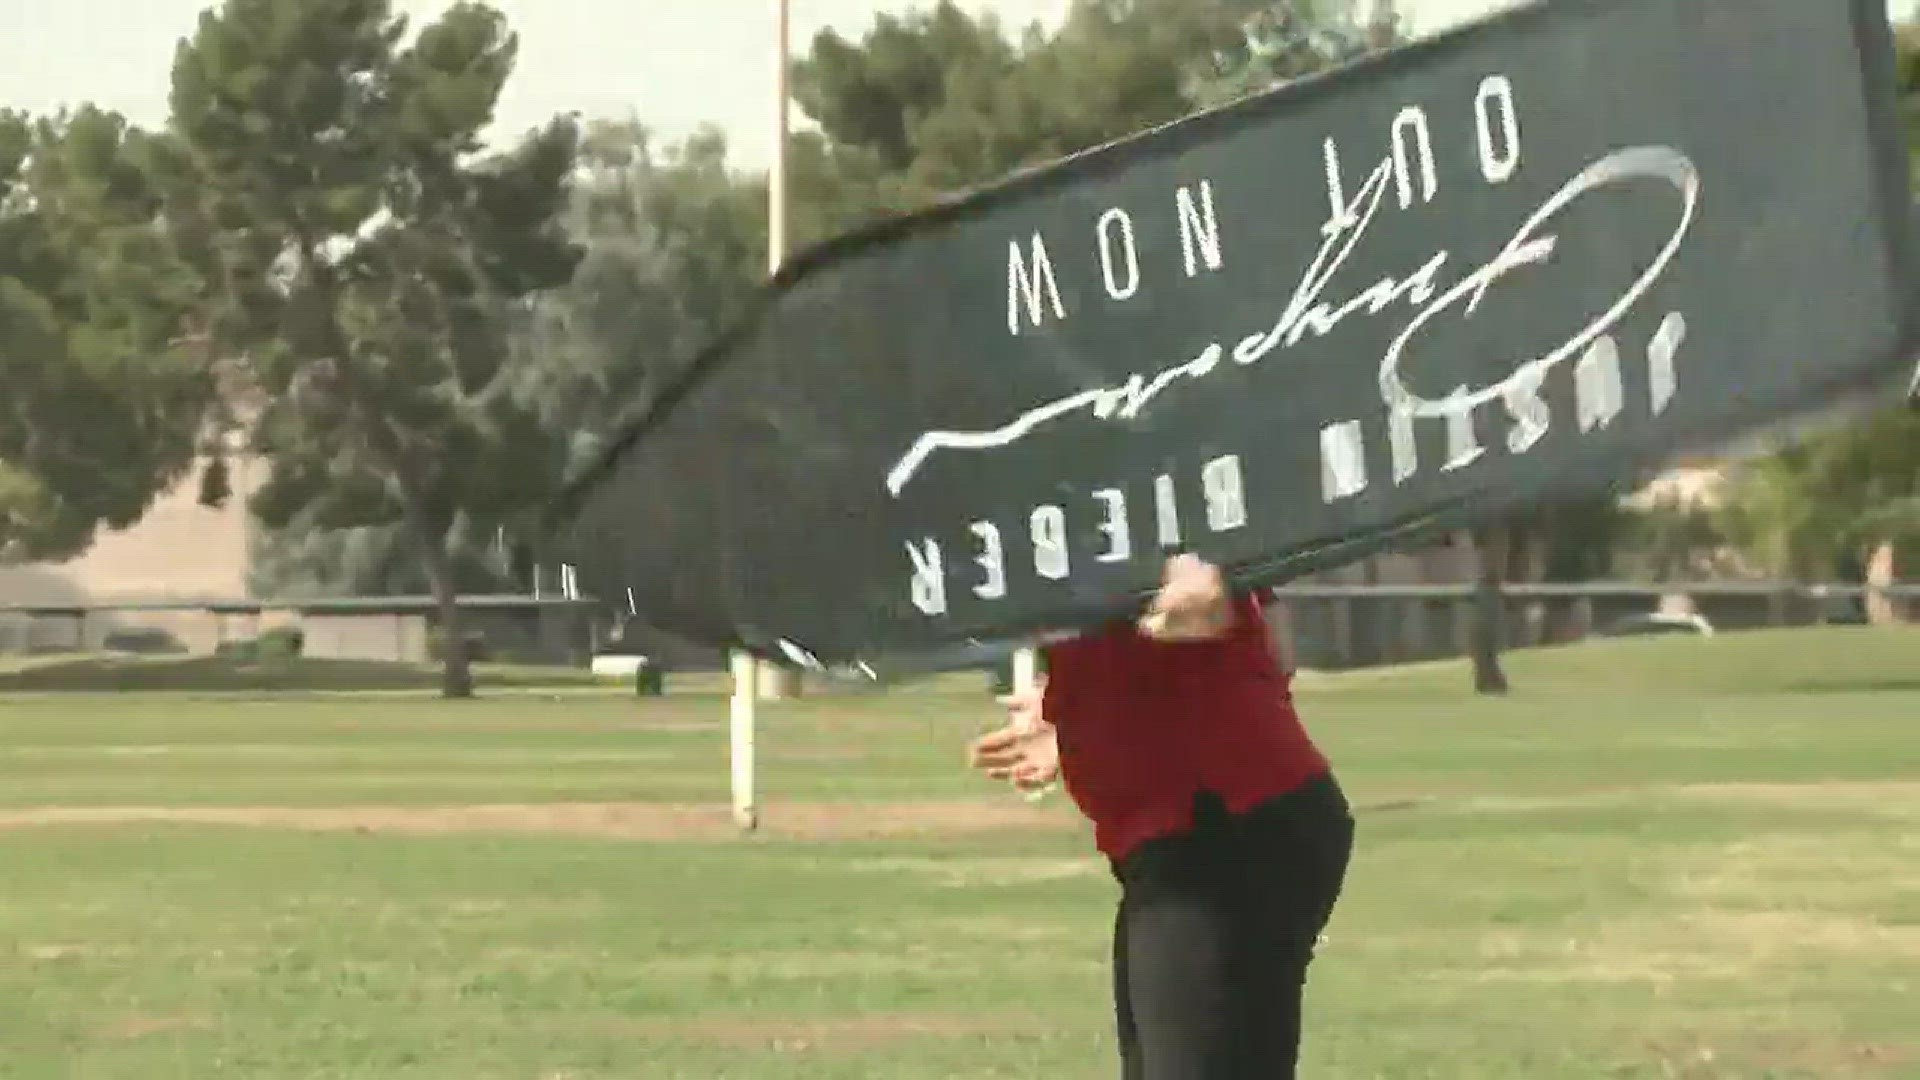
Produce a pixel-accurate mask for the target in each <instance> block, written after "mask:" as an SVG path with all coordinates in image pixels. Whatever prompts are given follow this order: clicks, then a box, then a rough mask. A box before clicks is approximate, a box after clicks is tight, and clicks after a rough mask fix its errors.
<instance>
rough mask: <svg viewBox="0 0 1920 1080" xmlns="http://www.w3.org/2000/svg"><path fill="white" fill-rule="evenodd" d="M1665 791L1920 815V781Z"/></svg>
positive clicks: (1666, 790)
mask: <svg viewBox="0 0 1920 1080" xmlns="http://www.w3.org/2000/svg"><path fill="white" fill-rule="evenodd" d="M1662 793H1663V794H1671V795H1676V796H1679V797H1681V798H1688V799H1703V800H1714V801H1719V802H1743V803H1764V804H1768V805H1773V806H1787V807H1794V808H1797V809H1815V808H1822V807H1825V808H1832V809H1842V810H1848V811H1861V812H1866V813H1871V814H1876V815H1881V816H1889V817H1901V818H1910V817H1920V780H1816V781H1809V782H1807V783H1798V784H1778V783H1773V784H1768V783H1722V784H1676V785H1673V786H1671V787H1667V788H1664V789H1662Z"/></svg>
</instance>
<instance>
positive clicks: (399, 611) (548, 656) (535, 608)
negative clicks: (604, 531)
mask: <svg viewBox="0 0 1920 1080" xmlns="http://www.w3.org/2000/svg"><path fill="white" fill-rule="evenodd" d="M459 603H460V609H461V615H462V622H463V624H464V630H465V632H466V633H467V634H468V635H469V636H470V637H473V638H477V639H478V640H480V641H482V642H484V649H485V653H486V654H487V655H491V656H493V657H496V658H499V659H507V660H515V661H521V662H526V663H543V664H570V665H576V666H585V665H586V664H587V663H588V662H589V661H590V659H591V658H592V656H593V654H594V653H595V651H597V650H598V648H599V647H600V645H601V641H600V632H601V631H600V623H599V622H598V621H597V620H596V619H595V618H594V612H595V607H594V605H591V604H588V603H585V602H582V601H578V600H567V599H564V598H558V597H529V596H467V597H462V598H461V599H460V602H459ZM436 610H437V605H436V604H435V603H434V601H433V599H432V598H431V597H420V596H398V597H376V598H365V597H357V598H333V599H304V600H168V601H152V602H127V603H88V604H65V605H31V606H29V605H4V604H0V653H11V654H15V655H19V654H32V653H48V652H70V651H82V652H85V651H98V650H118V651H128V652H148V653H167V652H172V653H187V654H207V653H213V652H217V651H219V650H220V648H221V647H222V646H224V645H226V644H228V643H232V642H238V641H245V640H249V639H252V638H257V637H259V636H260V635H261V634H262V633H265V632H266V631H268V630H272V629H275V628H279V627H297V628H298V629H299V630H300V631H301V634H302V636H303V638H304V652H305V654H306V655H308V656H313V657H320V658H326V659H343V660H389V661H412V662H417V661H423V660H427V659H429V658H431V657H432V656H433V655H434V654H435V645H436V638H437V635H436V634H435V632H434V627H435V624H436V623H437V621H438V619H437V616H436V614H435V613H436Z"/></svg>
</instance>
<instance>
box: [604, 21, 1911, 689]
mask: <svg viewBox="0 0 1920 1080" xmlns="http://www.w3.org/2000/svg"><path fill="white" fill-rule="evenodd" d="M1894 100H1895V99H1894V86H1893V75H1892V49H1891V44H1890V34H1889V30H1888V27H1887V21H1886V14H1885V10H1884V2H1883V0H1851V2H1841V0H1819V2H1815V0H1556V2H1547V3H1538V4H1534V5H1532V6H1530V7H1526V8H1523V9H1520V10H1517V11H1513V12H1509V13H1508V14H1505V15H1502V16H1499V17H1496V18H1493V19H1489V20H1487V21H1485V22H1482V23H1478V24H1475V25H1472V26H1469V27H1466V28H1464V29H1462V30H1459V31H1456V32H1454V33H1451V34H1448V35H1445V36H1442V37H1439V38H1435V39H1431V40H1429V41H1426V42H1423V43H1420V44H1416V45H1414V46H1411V47H1408V48H1404V49H1400V50H1397V51H1395V52H1392V53H1388V54H1385V55H1384V56H1381V57H1377V58H1374V59H1371V60H1368V61H1365V62H1362V63H1359V64H1356V65H1353V66H1351V67H1348V68H1344V69H1341V70H1339V71H1336V72H1333V73H1330V74H1328V75H1326V76H1323V77H1320V78H1317V79H1313V80H1310V81H1304V82H1300V83H1297V84H1294V85H1291V86H1288V87H1286V88H1283V89H1281V90H1279V91H1276V92H1274V93H1271V94H1268V95H1265V96H1262V97H1259V98H1256V99H1252V100H1249V101H1246V102H1242V103H1240V104H1237V105H1234V106H1231V107H1229V108H1227V109H1224V110H1220V111H1217V112H1212V113H1208V114H1204V115H1200V116H1196V117H1193V118H1191V119H1188V120H1186V121H1183V122H1181V123H1178V124H1175V125H1171V126H1169V127H1166V128H1163V129H1160V130H1157V131H1154V132H1150V133H1148V134H1145V135H1143V136H1141V137H1138V138H1135V139H1132V140H1129V141H1126V142H1122V143H1119V144H1116V145H1113V146H1111V147H1107V148H1104V149H1101V150H1099V151H1096V152H1093V153H1089V154H1086V155H1082V156H1079V157H1076V158H1073V159H1070V160H1068V161H1065V162H1062V163H1060V164H1058V165H1055V166H1052V167H1050V168H1047V169H1044V170H1040V171H1037V172H1034V173H1031V174H1027V175H1023V176H1021V177H1018V178H1015V179H1014V180H1012V181H1011V182H1009V183H1007V184H1005V185H1003V186H1000V187H997V188H995V189H992V190H989V191H986V192H983V193H980V194H976V195H973V196H970V197H968V198H965V199H962V200H959V201H956V202H954V203H951V204H949V205H944V206H941V207H938V208H935V209H932V210H930V211H928V212H925V213H922V214H919V215H916V216H912V217H909V218H904V219H900V220H896V221H891V222H887V223H884V224H882V225H880V226H877V227H875V228H872V229H869V230H866V231H864V232H861V233H858V234H855V235H851V236H848V237H844V238H842V239H840V240H837V241H834V242H832V243H830V244H828V245H825V246H823V247H822V248H819V249H816V250H814V251H812V252H809V253H807V254H806V255H803V256H801V257H800V258H798V259H797V260H795V261H794V262H793V263H792V264H790V265H789V267H788V269H787V271H786V272H784V273H783V274H782V275H781V277H780V279H779V280H778V281H776V282H775V283H774V284H773V285H772V286H770V288H769V291H768V294H767V296H766V298H765V303H764V305H763V306H762V307H761V309H760V310H759V311H758V313H757V314H756V315H755V316H754V317H753V318H752V319H750V320H749V321H748V323H747V324H746V325H745V326H743V327H742V328H740V330H739V331H738V332H737V333H736V334H735V335H734V336H733V337H732V338H731V339H730V340H728V341H727V342H725V343H723V344H722V345H721V346H719V347H718V348H716V349H715V350H713V352H712V353H711V354H710V355H709V356H707V357H705V358H704V359H703V360H702V362H701V363H699V364H698V365H697V366H696V367H695V369H694V370H693V372H692V373H691V374H690V376H689V377H688V378H687V379H686V380H685V381H684V382H683V383H682V384H680V385H678V386H676V387H675V388H673V390H672V392H671V393H669V394H667V395H664V396H663V398H662V399H661V400H660V401H659V402H658V403H657V407H655V408H654V409H653V410H652V411H651V412H650V414H649V415H648V417H647V418H646V419H645V420H644V421H643V422H642V423H641V424H640V425H639V426H638V428H637V429H636V430H635V431H633V432H632V433H631V434H630V436H629V437H628V438H627V439H626V440H625V441H624V442H623V443H622V444H621V445H620V446H619V447H618V448H617V449H616V451H615V452H614V453H612V454H611V455H610V456H609V457H608V459H607V460H606V462H605V463H604V464H603V467H602V468H601V469H600V470H599V471H598V472H597V473H596V474H595V475H594V476H592V477H591V478H590V479H589V480H588V481H587V482H586V483H585V484H584V485H583V486H582V487H581V488H580V489H579V490H578V491H576V492H575V493H574V498H575V501H574V502H573V503H571V504H570V507H571V510H572V511H573V512H575V516H574V517H573V522H572V524H573V528H572V532H571V547H570V555H569V558H570V559H571V560H572V562H573V563H574V565H575V566H576V567H577V568H578V573H579V580H580V581H581V583H582V586H583V588H584V591H586V592H588V593H590V594H592V595H596V596H599V597H601V598H603V599H605V600H607V601H608V602H611V603H617V604H620V605H622V606H624V607H630V608H631V609H632V610H633V611H634V612H635V613H637V614H638V615H639V617H640V618H642V619H643V620H645V621H647V622H649V623H652V624H655V625H658V626H661V627H664V628H667V629H672V630H678V631H681V632H683V633H687V634H690V635H692V636H695V637H698V638H703V639H706V640H710V641H714V642H730V643H745V644H747V645H748V646H750V647H754V648H758V649H763V650H766V651H768V652H771V653H773V654H775V655H779V654H785V655H788V656H794V657H808V658H816V659H819V660H822V661H825V662H828V663H829V664H835V663H847V662H865V663H871V664H873V665H875V666H876V667H880V668H883V669H884V667H885V666H886V665H887V664H888V663H889V662H892V663H908V664H911V663H916V662H921V661H924V660H926V658H928V657H930V656H936V655H942V654H944V655H946V656H947V657H948V658H950V659H951V658H953V657H956V656H959V655H962V654H964V653H965V652H966V650H968V649H972V648H975V647H977V646H980V645H981V644H982V643H992V642H996V641H999V642H1004V641H1008V640H1011V639H1013V638H1016V637H1017V636H1019V635H1022V634H1027V633H1031V632H1034V631H1038V630H1042V629H1045V628H1051V627H1058V626H1063V625H1074V624H1079V623H1083V622H1085V621H1088V620H1090V619H1094V618H1101V617H1108V616H1111V615H1114V614H1118V613H1120V612H1122V611H1124V610H1126V609H1127V608H1129V607H1130V606H1131V605H1132V604H1134V603H1136V602H1137V599H1138V597H1139V596H1141V595H1143V594H1144V593H1145V592H1146V591H1147V590H1149V589H1150V588H1151V587H1152V586H1153V584H1155V582H1156V581H1157V575H1158V573H1159V568H1160V564H1161V557H1162V552H1163V551H1164V550H1165V549H1166V548H1168V547H1170V546H1174V545H1179V546H1183V547H1186V548H1189V549H1193V550H1197V551H1199V552H1200V553H1202V554H1204V555H1206V556H1207V557H1209V558H1211V559H1212V560H1214V561H1216V562H1218V563H1220V564H1222V565H1224V566H1227V567H1229V568H1230V569H1231V571H1232V574H1233V576H1234V578H1235V580H1236V581H1238V582H1240V583H1242V584H1247V585H1255V584H1272V583H1278V582H1280V581H1283V580H1286V579H1288V578H1292V577H1295V576H1298V575H1300V574H1303V573H1307V572H1311V571H1314V570H1318V569H1323V568H1327V567H1331V566H1334V565H1337V564H1341V563H1345V562H1348V561H1351V560H1353V559H1356V558H1359V557H1361V556H1364V555H1367V554H1370V553H1373V552H1376V551H1378V550H1380V549H1382V548H1384V547H1386V546H1388V545H1389V544H1391V543H1394V542H1396V541H1398V540H1400V539H1403V538H1405V537H1406V536H1407V535H1409V534H1410V533H1413V532H1416V531H1419V530H1424V529H1429V528H1438V527H1443V526H1444V527H1459V526H1463V525H1469V524H1472V523H1475V522H1480V521H1486V520H1491V519H1492V518H1493V517H1494V516H1495V515H1498V514H1500V513H1502V512H1505V511H1506V510H1509V509H1511V508H1512V507H1514V506H1516V505H1521V504H1527V503H1532V502H1537V501H1539V500H1541V499H1543V498H1548V497H1565V496H1577V495H1591V494H1597V493H1600V492H1603V491H1607V490H1609V489H1610V488H1611V487H1612V486H1613V485H1616V484H1618V483H1620V482H1622V481H1623V480H1625V479H1626V478H1627V477H1629V476H1631V475H1633V474H1635V473H1636V472H1637V471H1639V470H1641V469H1644V468H1646V467H1648V466H1650V465H1653V464H1656V463H1657V462H1659V461H1660V460H1662V459H1664V458H1666V457H1668V456H1669V455H1671V454H1672V453H1674V452H1675V451H1677V450H1681V449H1685V448H1688V447H1696V446H1709V445H1713V444H1716V443H1718V442H1720V441H1722V440H1724V439H1726V438H1728V437H1730V436H1733V435H1736V434H1739V433H1740V432H1742V431H1744V430H1747V429H1749V428H1751V427H1753V426H1755V425H1758V424H1761V423H1763V422H1767V421H1770V420H1773V419H1777V418H1779V417H1781V416H1784V415H1788V414H1793V413H1796V412H1800V411H1805V410H1811V409H1814V408H1818V407H1822V406H1826V405H1830V404H1832V403H1833V402H1835V401H1837V400H1840V399H1841V398H1842V397H1844V396H1845V395H1848V394H1850V393H1853V392H1855V391H1876V390H1879V389H1881V388H1885V387H1889V386H1893V387H1894V388H1895V389H1896V390H1897V389H1898V386H1895V385H1894V384H1896V383H1898V384H1899V385H1902V386H1903V385H1904V378H1905V375H1906V373H1907V364H1908V363H1909V362H1910V361H1909V356H1910V354H1911V352H1912V349H1913V346H1914V341H1913V337H1914V334H1913V320H1912V318H1911V317H1910V315H1909V306H1910V304H1909V301H1910V299H1911V296H1912V285H1913V270H1914V267H1913V258H1912V252H1911V251H1910V250H1909V243H1910V235H1909V214H1908V191H1907V167H1906V161H1907V156H1906V148H1905V145H1904V140H1903V138H1902V133H1901V131H1900V130H1899V126H1898V120H1897V117H1896V115H1895V111H1894ZM956 649H957V650H960V651H959V652H958V653H956V652H954V651H953V650H956ZM981 655H984V653H982V654H981Z"/></svg>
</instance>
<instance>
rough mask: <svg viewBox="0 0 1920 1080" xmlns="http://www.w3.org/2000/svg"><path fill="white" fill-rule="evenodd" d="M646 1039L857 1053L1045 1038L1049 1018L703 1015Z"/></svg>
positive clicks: (657, 1026) (647, 1025)
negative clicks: (908, 1044) (909, 1043)
mask: <svg viewBox="0 0 1920 1080" xmlns="http://www.w3.org/2000/svg"><path fill="white" fill-rule="evenodd" d="M636 1026H637V1028H638V1030H637V1032H636V1034H638V1035H640V1036H641V1037H642V1038H648V1037H651V1038H656V1039H680V1040H686V1041H691V1042H706V1043H724V1044H727V1045H733V1046H740V1045H758V1046H768V1045H771V1046H772V1047H774V1048H775V1049H778V1050H783V1051H788V1052H792V1053H804V1052H806V1051H808V1050H814V1049H831V1050H857V1049H862V1048H866V1047H872V1046H877V1045H883V1044H885V1043H890V1042H897V1041H899V1040H902V1039H974V1038H993V1037H1005V1036H1017V1035H1044V1034H1047V1033H1048V1030H1049V1028H1048V1026H1047V1025H1046V1023H1045V1018H1044V1017H1043V1016H1037V1015H1027V1016H943V1015H937V1014H932V1013H892V1014H868V1015H866V1016H858V1017H855V1016H836V1017H825V1018H820V1019H810V1020H800V1019H784V1018H779V1017H697V1018H689V1019H685V1020H650V1021H642V1022H641V1023H639V1024H638V1025H636Z"/></svg>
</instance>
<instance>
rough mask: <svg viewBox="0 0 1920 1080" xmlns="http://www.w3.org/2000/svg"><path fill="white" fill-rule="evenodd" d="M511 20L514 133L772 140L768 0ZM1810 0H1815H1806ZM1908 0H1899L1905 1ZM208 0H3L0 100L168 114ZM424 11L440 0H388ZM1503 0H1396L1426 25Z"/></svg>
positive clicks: (633, 1) (1040, 6)
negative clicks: (626, 122) (583, 118)
mask: <svg viewBox="0 0 1920 1080" xmlns="http://www.w3.org/2000/svg"><path fill="white" fill-rule="evenodd" d="M492 2H493V4H494V6H495V7H497V8H499V9H500V10H501V11H503V12H504V13H505V14H506V16H507V18H508V21H509V22H510V23H511V24H512V25H513V27H514V29H515V30H516V31H517V32H518V33H519V34H520V38H521V56H520V68H519V70H518V71H517V72H516V73H515V75H514V78H513V81H512V82H511V83H510V84H509V85H508V88H507V90H506V93H505V96H504V97H503V99H502V101H501V103H500V109H499V113H498V115H497V116H496V127H495V130H496V132H497V133H501V134H517V133H519V132H522V131H526V130H528V129H531V128H534V127H536V126H538V125H540V124H541V123H542V122H544V121H545V120H546V119H548V118H549V117H551V116H553V115H554V114H556V113H561V112H569V111H578V112H581V113H582V114H585V115H587V116H627V115H637V116H638V117H639V118H640V119H641V120H643V121H645V122H646V123H647V124H648V125H649V126H650V127H653V128H654V129H655V130H657V131H659V132H660V133H661V134H662V135H663V136H665V137H668V138H679V137H681V136H684V135H686V134H687V133H689V132H691V131H692V130H694V129H695V128H696V127H697V126H699V125H701V124H703V123H715V124H718V125H719V126H720V127H721V128H722V129H724V130H725V131H726V132H727V134H728V137H729V141H730V142H731V143H732V145H733V147H734V151H735V158H736V160H737V161H738V162H739V163H740V164H743V165H750V166H757V165H762V164H764V163H765V161H766V159H767V153H768V149H769V147H771V145H772V143H773V139H772V132H773V124H774V119H773V107H772V105H771V100H772V97H773V79H774V71H775V68H774V63H773V60H772V55H773V41H774V20H773V11H774V3H775V0H492ZM960 2H961V4H962V6H964V7H968V8H972V9H974V10H980V9H983V8H984V9H989V10H992V11H993V12H995V13H996V14H998V15H999V16H1000V17H1001V18H1002V19H1003V20H1004V21H1005V22H1007V23H1009V24H1012V25H1016V26H1019V25H1025V24H1027V23H1029V22H1031V21H1033V20H1036V19H1039V20H1043V21H1052V20H1056V19H1058V18H1059V17H1060V15H1061V13H1062V12H1064V11H1065V9H1066V7H1067V4H1068V2H1069V0H960ZM1808 2H1809V3H1813V2H1818V0H1808ZM1912 2H1913V0H1894V6H1896V7H1899V8H1906V7H1908V6H1910V4H1911V3H1912ZM209 3H210V0H51V2H44V0H0V107H11V108H16V109H26V110H28V111H32V112H46V111H51V110H52V109H53V108H55V107H57V106H58V105H60V104H62V103H77V102H80V101H93V102H95V103H96V104H99V105H102V106H105V107H107V108H111V109H115V110H118V111H119V112H122V113H125V114H126V115H128V116H129V117H132V118H133V119H134V120H135V121H136V122H139V123H141V124H145V125H150V126H157V125H158V124H160V123H162V122H163V121H164V120H165V118H166V112H167V77H168V70H169V68H170V67H171V64H172V58H173V50H174V45H175V43H176V42H177V41H178V40H179V39H180V38H182V37H184V36H186V35H189V34H191V33H192V31H193V27H194V23H195V21H196V19H197V18H198V15H199V12H200V11H201V10H202V9H203V8H205V7H207V6H208V4H209ZM394 3H395V6H396V8H397V9H399V10H403V11H405V12H407V13H408V14H410V15H413V16H415V17H416V18H431V17H433V16H434V15H435V14H437V13H438V12H440V11H442V10H444V9H445V7H446V6H447V0H394ZM791 3H792V10H793V45H794V48H795V49H796V51H797V50H799V49H802V48H804V47H805V43H806V42H807V41H808V40H809V39H811V38H812V36H813V35H814V33H815V32H817V31H818V30H820V29H821V28H822V27H826V26H832V27H835V28H837V29H839V30H841V31H842V32H843V33H847V34H850V35H857V34H858V33H859V32H860V31H861V30H862V29H863V28H865V27H866V26H867V25H869V24H870V23H871V22H872V20H873V17H874V15H875V14H876V13H877V12H880V11H901V10H905V9H910V8H913V7H916V6H923V5H922V4H920V3H917V2H916V0H791ZM1501 3H1502V0H1401V5H1400V6H1401V8H1402V10H1403V11H1404V12H1405V13H1406V14H1407V16H1408V18H1409V20H1410V21H1411V22H1412V24H1413V27H1414V29H1415V30H1416V31H1417V32H1421V33H1426V32H1431V31H1433V30H1437V29H1440V28H1443V27H1445V26H1447V25H1449V24H1451V23H1454V22H1457V21H1459V20H1462V19H1467V18H1472V17H1474V16H1477V15H1481V14H1484V13H1486V12H1487V11H1488V10H1490V9H1492V8H1495V7H1498V6H1500V4H1501Z"/></svg>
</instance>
